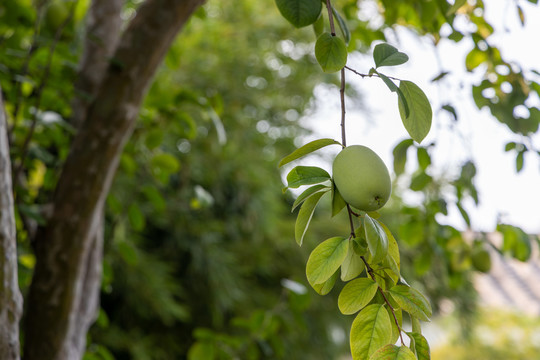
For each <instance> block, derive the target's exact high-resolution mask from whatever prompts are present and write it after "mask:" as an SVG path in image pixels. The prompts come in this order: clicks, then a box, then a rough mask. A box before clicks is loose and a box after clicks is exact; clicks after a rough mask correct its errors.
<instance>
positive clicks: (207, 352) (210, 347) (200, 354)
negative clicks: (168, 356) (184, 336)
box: [187, 341, 215, 360]
mask: <svg viewBox="0 0 540 360" xmlns="http://www.w3.org/2000/svg"><path fill="white" fill-rule="evenodd" d="M214 356H215V349H214V344H213V343H211V342H209V341H197V342H196V343H195V344H193V345H192V346H191V347H190V348H189V351H188V354H187V358H188V360H212V359H214Z"/></svg>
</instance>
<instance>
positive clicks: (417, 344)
mask: <svg viewBox="0 0 540 360" xmlns="http://www.w3.org/2000/svg"><path fill="white" fill-rule="evenodd" d="M407 335H409V337H410V338H411V339H414V349H415V351H416V357H417V358H418V360H430V359H431V353H430V350H429V344H428V342H427V340H426V338H425V337H424V336H423V335H422V334H420V333H417V332H407Z"/></svg>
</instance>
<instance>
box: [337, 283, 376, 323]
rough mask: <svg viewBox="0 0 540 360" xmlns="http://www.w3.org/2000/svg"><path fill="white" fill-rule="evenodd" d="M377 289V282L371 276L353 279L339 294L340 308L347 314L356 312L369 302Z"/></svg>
mask: <svg viewBox="0 0 540 360" xmlns="http://www.w3.org/2000/svg"><path fill="white" fill-rule="evenodd" d="M377 289H378V285H377V283H376V282H375V281H373V280H371V279H369V278H361V279H355V280H352V281H351V282H349V283H347V285H345V287H344V288H343V290H341V293H340V294H339V297H338V307H339V310H340V311H341V312H342V313H343V314H345V315H351V314H354V313H356V312H357V311H359V310H360V309H362V308H363V307H364V306H366V305H367V304H369V302H370V301H371V299H373V297H374V296H375V293H376V292H377Z"/></svg>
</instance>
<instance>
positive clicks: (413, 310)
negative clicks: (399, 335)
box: [388, 285, 431, 321]
mask: <svg viewBox="0 0 540 360" xmlns="http://www.w3.org/2000/svg"><path fill="white" fill-rule="evenodd" d="M388 293H389V294H390V295H391V296H392V298H393V299H394V300H395V301H396V302H397V303H398V304H399V306H400V307H401V308H402V309H403V310H405V311H407V312H408V313H409V314H411V315H412V316H414V317H416V318H418V319H420V320H423V321H429V318H430V317H431V305H430V304H429V302H428V301H427V299H426V298H425V297H424V295H422V294H421V293H420V292H419V291H418V290H416V289H413V288H411V287H409V286H407V285H396V286H394V287H393V288H391V289H390V290H388Z"/></svg>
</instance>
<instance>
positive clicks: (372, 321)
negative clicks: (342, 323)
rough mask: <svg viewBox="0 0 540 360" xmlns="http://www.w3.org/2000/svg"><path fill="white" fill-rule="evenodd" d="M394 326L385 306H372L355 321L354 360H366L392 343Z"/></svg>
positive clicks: (352, 352)
mask: <svg viewBox="0 0 540 360" xmlns="http://www.w3.org/2000/svg"><path fill="white" fill-rule="evenodd" d="M391 336H392V325H391V323H390V317H389V316H388V312H386V309H385V307H384V305H379V304H372V305H369V306H367V307H366V308H364V309H363V310H362V311H361V312H360V313H359V314H358V315H357V316H356V318H355V319H354V321H353V323H352V327H351V335H350V345H351V354H352V357H353V360H365V359H369V357H370V356H371V355H372V354H373V353H374V352H375V351H377V350H378V349H380V348H381V347H382V346H384V345H387V344H388V343H389V342H390V339H391Z"/></svg>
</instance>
